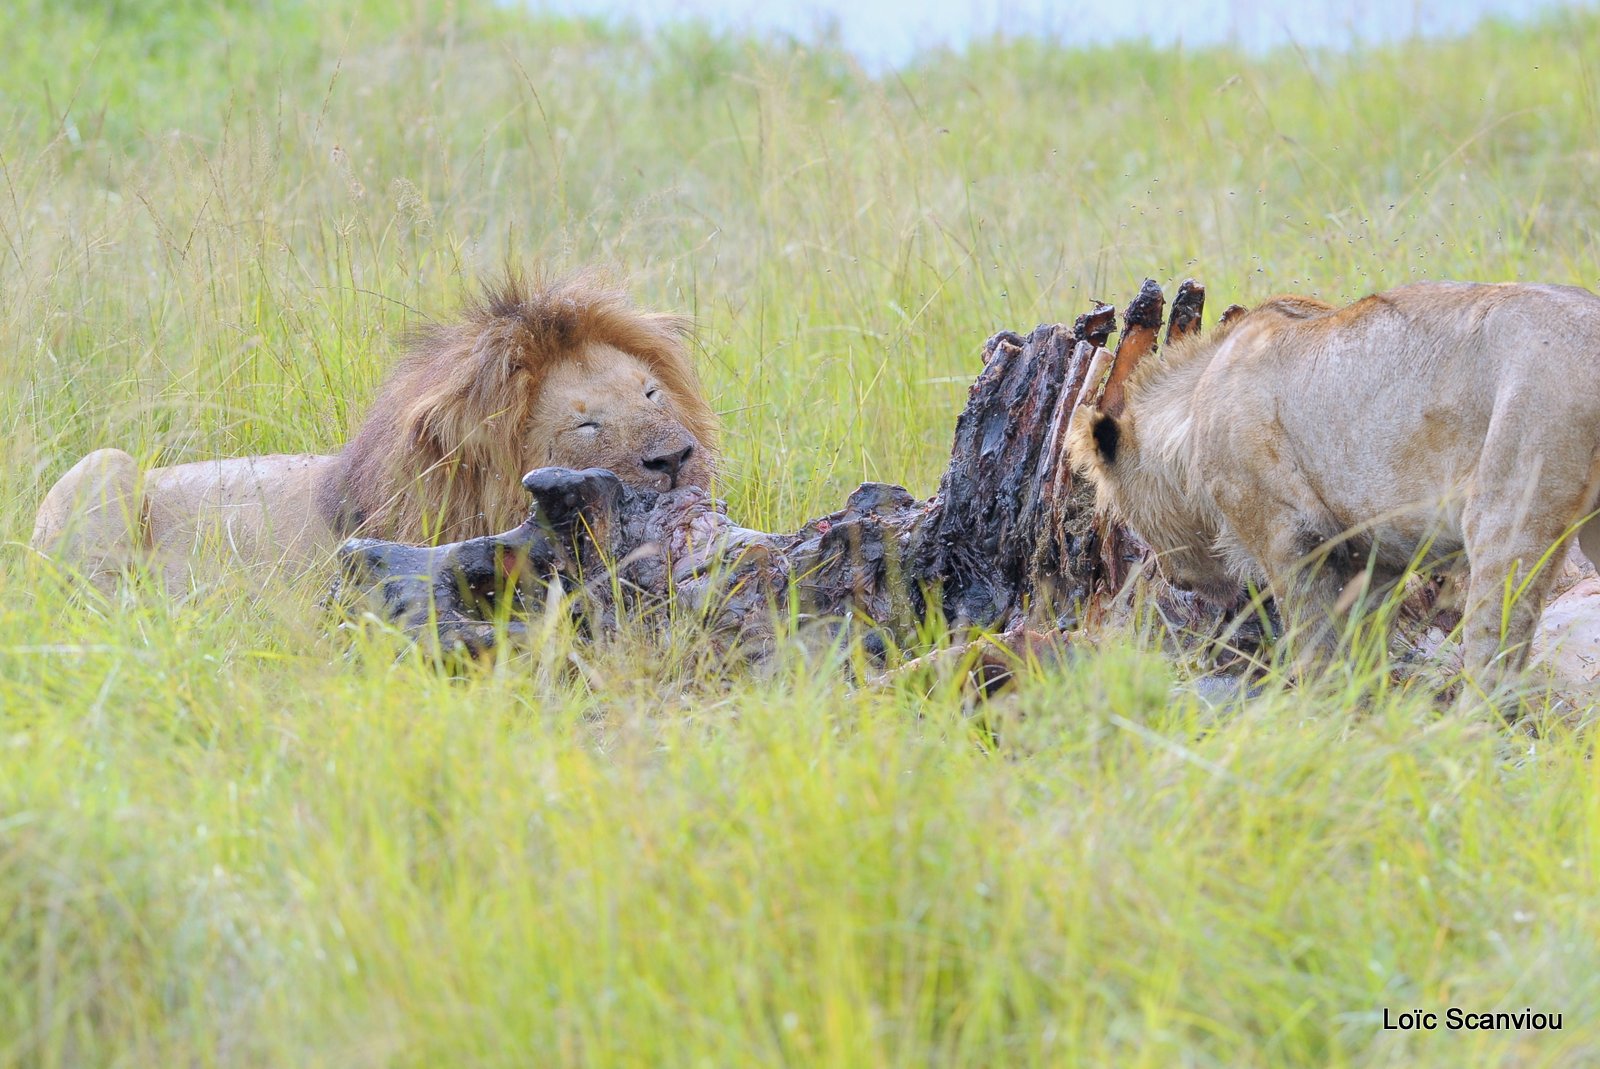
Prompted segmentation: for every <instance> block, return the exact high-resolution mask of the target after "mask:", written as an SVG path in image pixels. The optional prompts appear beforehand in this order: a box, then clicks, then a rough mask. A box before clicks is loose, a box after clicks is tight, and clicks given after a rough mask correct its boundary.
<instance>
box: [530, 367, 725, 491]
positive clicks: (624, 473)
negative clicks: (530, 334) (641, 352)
mask: <svg viewBox="0 0 1600 1069" xmlns="http://www.w3.org/2000/svg"><path fill="white" fill-rule="evenodd" d="M527 443H528V453H527V456H528V463H527V467H529V468H537V467H547V466H548V467H562V468H606V469H608V470H610V471H612V472H615V473H616V475H617V477H618V478H620V479H621V480H622V481H623V482H625V483H627V484H629V485H630V486H638V487H644V488H646V489H650V490H663V491H664V490H672V489H675V488H677V487H680V486H700V487H704V486H706V485H708V484H709V483H710V481H711V457H710V453H709V451H708V450H707V449H706V448H705V446H704V444H703V443H701V442H699V441H697V440H696V439H695V436H694V434H693V433H692V432H691V431H690V430H689V428H688V427H687V426H685V425H684V423H683V420H682V419H681V418H680V416H679V414H678V412H677V410H676V408H675V405H674V401H673V398H672V395H671V393H670V392H669V391H668V390H667V389H666V387H665V386H664V385H663V384H662V383H661V382H660V380H659V379H658V378H657V377H656V375H655V374H654V373H653V372H652V371H651V369H650V367H649V366H648V365H646V364H645V363H644V362H643V361H641V360H638V359H637V358H635V357H632V356H629V355H628V354H627V353H624V352H622V351H621V350H620V349H616V348H613V347H611V346H609V345H590V346H589V347H588V348H587V349H586V350H585V351H584V353H583V355H582V356H580V357H578V358H577V359H575V360H568V361H564V362H563V363H561V364H559V365H557V366H556V367H553V368H551V369H550V371H549V373H548V375H547V377H546V378H545V380H544V383H543V387H542V389H541V390H540V391H539V399H538V401H537V402H536V403H535V405H534V409H533V413H532V416H531V418H530V420H529V423H528V430H527Z"/></svg>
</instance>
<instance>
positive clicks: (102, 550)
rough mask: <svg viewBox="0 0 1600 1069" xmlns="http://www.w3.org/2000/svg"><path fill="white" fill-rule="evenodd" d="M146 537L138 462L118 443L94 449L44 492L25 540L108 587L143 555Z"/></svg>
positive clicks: (99, 585) (104, 588)
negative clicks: (48, 490) (113, 447)
mask: <svg viewBox="0 0 1600 1069" xmlns="http://www.w3.org/2000/svg"><path fill="white" fill-rule="evenodd" d="M146 542H147V532H146V524H145V506H144V500H143V495H142V494H141V493H140V486H139V467H138V465H137V464H136V463H135V462H134V459H133V457H131V456H129V455H128V454H127V453H125V452H123V451H122V450H120V449H97V450H95V451H94V452H92V453H90V454H89V455H88V456H86V457H84V458H83V459H82V460H80V461H78V462H77V463H76V464H74V465H73V466H72V467H71V469H69V470H68V471H67V473H66V474H65V475H63V476H62V477H61V478H60V479H59V480H57V481H56V484H55V485H54V486H52V487H51V488H50V492H49V493H47V494H46V495H45V497H44V502H43V503H42V504H41V505H40V506H39V513H38V516H37V517H36V518H35V520H34V525H33V538H32V539H30V541H29V545H31V546H32V547H33V548H34V549H36V550H38V551H39V552H40V553H42V554H44V555H45V556H47V557H49V558H51V559H52V560H54V561H56V562H58V563H59V564H61V565H64V566H65V567H67V568H69V569H71V570H73V571H75V572H78V573H79V574H81V575H82V576H83V578H84V579H86V580H88V581H89V582H90V583H91V584H93V585H94V586H95V587H96V588H98V589H99V590H100V591H102V592H103V593H109V592H110V591H111V590H112V589H113V588H114V587H115V585H116V582H117V579H118V578H119V577H120V576H121V575H122V574H123V573H124V572H126V571H127V570H128V569H129V568H131V567H133V566H134V565H136V564H139V563H141V562H142V561H143V559H144V556H145V554H144V549H145V544H146Z"/></svg>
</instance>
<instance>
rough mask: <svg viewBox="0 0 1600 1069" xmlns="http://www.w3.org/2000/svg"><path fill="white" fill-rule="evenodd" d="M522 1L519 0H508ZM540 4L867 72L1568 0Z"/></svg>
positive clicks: (1410, 26) (1447, 30)
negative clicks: (696, 26) (950, 56)
mask: <svg viewBox="0 0 1600 1069" xmlns="http://www.w3.org/2000/svg"><path fill="white" fill-rule="evenodd" d="M511 2H518V0H511ZM522 2H526V3H527V4H528V5H529V6H530V7H532V8H534V9H535V10H542V11H548V12H551V13H555V14H564V15H588V16H599V17H602V18H605V19H607V20H611V21H615V22H620V23H632V24H635V25H638V26H641V27H645V28H650V27H654V26H659V25H661V24H663V23H667V22H673V21H683V20H694V21H699V22H703V23H705V24H706V25H708V26H711V27H713V28H717V29H724V30H737V31H747V32H754V33H758V34H767V35H773V36H780V37H792V38H795V39H797V40H800V41H814V40H817V39H819V38H825V39H830V40H836V41H837V42H839V43H840V44H841V45H843V46H844V47H845V48H846V49H847V50H849V51H850V52H851V53H852V54H854V55H855V56H856V57H857V59H859V60H860V62H861V63H862V64H863V65H864V66H865V67H867V68H868V69H869V70H873V71H882V70H885V69H888V68H891V67H896V66H899V65H902V64H904V63H905V62H906V61H907V60H909V59H911V58H912V57H913V56H914V55H915V54H916V53H917V52H918V51H919V50H922V49H926V48H938V47H946V48H960V47H961V46H962V45H964V44H966V43H967V42H969V41H972V40H976V39H983V38H987V37H992V36H994V35H996V34H1003V35H1004V36H1007V37H1043V38H1046V39H1059V40H1070V41H1074V42H1090V41H1120V40H1147V41H1149V42H1151V43H1152V44H1156V45H1164V46H1165V45H1175V44H1185V45H1190V46H1196V45H1210V44H1223V43H1232V44H1236V45H1239V46H1240V47H1243V48H1246V49H1249V50H1251V51H1261V50H1265V49H1268V48H1272V47H1275V46H1278V45H1285V44H1297V45H1300V46H1303V47H1308V48H1327V47H1333V48H1341V47H1347V46H1350V45H1353V44H1366V43H1384V42H1393V41H1399V40H1405V39H1407V38H1409V37H1414V36H1429V37H1432V36H1442V35H1449V34H1456V33H1462V32H1464V31H1466V30H1468V29H1470V28H1471V27H1472V26H1473V25H1474V24H1475V23H1477V22H1479V21H1480V20H1482V19H1484V18H1488V17H1495V18H1504V19H1512V20H1521V19H1526V18H1528V17H1530V16H1533V15H1537V14H1539V13H1541V12H1545V11H1550V10H1553V9H1556V8H1560V7H1580V6H1594V2H1595V0H1588V2H1587V3H1579V2H1574V0H1387V2H1383V0H1298V2H1293V0H1291V2H1285V0H1231V2H1230V0H1187V2H1185V0H1162V2H1159V3H1153V2H1139V0H1127V2H1116V0H794V2H781V0H780V2H772V0H765V2H763V0H522Z"/></svg>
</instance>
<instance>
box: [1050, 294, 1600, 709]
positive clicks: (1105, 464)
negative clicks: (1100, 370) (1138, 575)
mask: <svg viewBox="0 0 1600 1069" xmlns="http://www.w3.org/2000/svg"><path fill="white" fill-rule="evenodd" d="M1108 397H1111V394H1110V391H1108ZM1113 407H1115V408H1116V410H1114V411H1113V410H1110V409H1111V408H1113ZM1070 450H1071V456H1072V459H1073V462H1074V464H1075V465H1076V466H1077V467H1079V468H1080V469H1081V470H1085V471H1087V472H1088V474H1089V475H1090V477H1091V478H1092V479H1093V481H1094V482H1095V484H1096V488H1097V492H1098V494H1099V495H1100V498H1101V500H1102V501H1104V502H1105V503H1106V504H1107V505H1109V506H1110V507H1111V508H1112V509H1113V510H1114V511H1115V512H1116V513H1117V515H1118V516H1119V518H1121V519H1123V520H1124V521H1125V522H1127V523H1128V524H1129V525H1130V526H1131V527H1133V528H1134V529H1135V530H1137V531H1138V532H1139V533H1140V535H1141V536H1143V537H1144V538H1145V539H1146V540H1147V541H1148V542H1149V544H1150V545H1151V546H1152V547H1153V548H1155V549H1156V550H1157V552H1158V554H1159V555H1160V560H1161V563H1162V566H1163V567H1164V568H1165V569H1166V570H1167V571H1168V573H1169V574H1170V575H1171V576H1172V577H1173V578H1174V579H1176V580H1177V581H1178V582H1180V583H1181V584H1184V585H1189V586H1192V587H1195V588H1197V589H1202V590H1209V591H1213V592H1225V591H1229V590H1236V589H1237V588H1238V585H1239V584H1240V583H1241V582H1244V581H1255V582H1259V583H1262V584H1263V585H1270V587H1271V589H1272V590H1273V591H1274V592H1276V593H1277V594H1278V595H1279V596H1280V599H1281V600H1282V602H1283V604H1284V606H1285V610H1286V617H1287V619H1288V620H1289V622H1290V623H1291V629H1292V631H1293V632H1294V633H1295V635H1296V637H1297V638H1298V639H1299V640H1300V641H1301V642H1302V644H1303V648H1304V649H1306V650H1307V651H1308V652H1309V653H1310V655H1311V657H1312V659H1314V660H1315V659H1321V658H1320V656H1319V655H1320V654H1325V653H1326V652H1327V650H1328V649H1329V648H1330V646H1331V644H1332V642H1333V638H1334V635H1335V634H1336V633H1337V626H1338V625H1337V617H1338V616H1339V615H1340V613H1341V611H1342V610H1343V609H1344V608H1345V607H1346V606H1348V605H1349V604H1351V601H1352V599H1353V598H1354V597H1355V596H1356V595H1357V593H1358V584H1357V580H1372V581H1373V582H1374V583H1375V584H1376V585H1377V586H1378V587H1380V588H1381V587H1382V586H1383V585H1384V584H1386V583H1390V582H1392V581H1393V580H1394V579H1395V578H1396V577H1397V576H1398V575H1399V574H1400V573H1401V572H1402V571H1403V570H1404V569H1406V568H1407V567H1408V566H1411V565H1413V564H1419V565H1422V566H1424V567H1434V566H1450V565H1453V564H1455V563H1457V562H1458V561H1459V560H1460V558H1461V557H1462V556H1463V555H1464V558H1465V563H1466V565H1467V571H1468V576H1467V583H1466V604H1465V616H1464V628H1463V631H1464V634H1463V653H1464V660H1465V664H1466V667H1467V668H1468V669H1469V670H1471V671H1472V672H1473V673H1475V674H1477V675H1479V676H1487V677H1489V680H1490V681H1492V679H1493V677H1495V676H1497V675H1499V674H1501V673H1502V672H1505V671H1509V670H1515V669H1517V668H1519V667H1521V665H1522V664H1523V663H1524V661H1525V659H1526V657H1527V653H1528V649H1529V645H1530V639H1531V638H1532V636H1533V632H1534V628H1535V625H1536V622H1537V621H1538V619H1539V615H1540V611H1541V609H1542V608H1543V606H1544V604H1545V602H1546V599H1547V595H1548V594H1549V592H1550V590H1551V583H1552V581H1553V580H1554V578H1555V576H1556V574H1557V572H1558V571H1559V570H1560V568H1561V564H1562V548H1561V547H1562V546H1563V545H1565V544H1567V543H1568V540H1570V539H1571V537H1572V535H1573V534H1574V533H1579V538H1580V541H1581V543H1582V547H1583V550H1584V552H1585V553H1586V554H1587V555H1588V556H1589V557H1590V559H1591V560H1593V559H1594V558H1595V557H1596V555H1597V553H1600V521H1596V520H1595V519H1593V518H1592V514H1593V513H1594V510H1595V509H1596V507H1597V505H1600V500H1597V498H1600V298H1597V297H1596V296H1595V295H1594V294H1592V293H1589V292H1588V291H1586V290H1581V289H1576V288H1572V287H1562V286H1532V285H1514V284H1501V285H1472V284H1456V283H1419V284H1415V285H1410V286H1404V287H1401V288H1399V289H1396V290H1391V291H1389V292H1388V293H1384V294H1379V295H1377V296H1375V297H1369V298H1367V299H1365V300H1363V301H1360V302H1358V303H1356V304H1354V305H1350V306H1348V307H1345V308H1334V307H1332V306H1331V305H1327V304H1324V303H1322V302H1320V301H1314V300H1308V299H1306V298H1299V297H1284V298H1275V299H1273V300H1271V301H1268V302H1266V303H1265V304H1263V305H1261V306H1260V307H1258V308H1256V309H1255V310H1253V311H1251V312H1250V313H1248V314H1246V315H1244V316H1241V317H1239V318H1238V319H1237V320H1235V321H1233V322H1232V323H1231V324H1228V325H1225V326H1222V327H1220V328H1218V329H1216V330H1213V331H1212V332H1211V333H1210V334H1208V335H1205V336H1202V337H1199V338H1198V339H1194V340H1190V341H1186V342H1184V343H1182V344H1181V345H1179V346H1178V347H1177V348H1175V349H1174V351H1173V352H1171V353H1169V354H1165V355H1164V356H1163V357H1162V358H1160V359H1153V360H1151V361H1150V362H1149V363H1148V364H1147V365H1146V366H1142V367H1139V368H1138V369H1137V371H1135V372H1134V374H1133V376H1132V378H1130V379H1129V380H1128V384H1127V387H1126V393H1125V403H1124V401H1123V399H1122V398H1113V400H1112V403H1110V404H1108V403H1107V402H1102V405H1101V406H1100V407H1098V408H1094V407H1085V408H1084V409H1083V410H1081V411H1080V412H1079V413H1078V415H1077V417H1076V418H1075V419H1074V423H1073V427H1072V433H1071V446H1070ZM1580 532H1581V533H1580Z"/></svg>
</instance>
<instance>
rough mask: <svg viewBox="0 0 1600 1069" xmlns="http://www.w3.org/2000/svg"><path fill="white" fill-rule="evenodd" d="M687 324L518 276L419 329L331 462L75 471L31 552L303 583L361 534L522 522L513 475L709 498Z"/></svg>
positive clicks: (92, 570)
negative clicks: (543, 469) (700, 491)
mask: <svg viewBox="0 0 1600 1069" xmlns="http://www.w3.org/2000/svg"><path fill="white" fill-rule="evenodd" d="M688 335H689V322H688V320H687V319H686V318H685V317H682V316H677V315H670V314H661V313H649V312H644V311H641V310H639V309H637V308H636V307H635V306H633V305H632V304H631V303H630V302H629V300H628V299H627V297H626V296H625V295H624V294H623V293H622V292H621V291H620V290H618V289H616V288H614V287H612V286H610V285H607V284H605V283H604V282H602V281H600V280H599V279H598V278H597V277H596V276H593V275H580V276H577V277H574V278H569V279H566V280H564V281H559V282H553V283H529V282H527V281H525V280H523V279H522V278H520V277H519V276H516V275H512V276H510V277H508V278H507V279H506V280H504V281H502V282H500V283H498V284H496V285H494V286H492V287H490V288H489V289H488V290H487V291H486V292H485V293H484V294H483V296H482V297H480V298H479V299H477V300H476V301H473V302H471V303H469V305H468V306H467V308H466V309H465V311H464V313H463V314H462V315H461V316H460V317H459V318H458V319H457V320H455V321H452V322H450V323H447V324H443V325H440V326H436V327H431V328H428V329H425V330H422V331H420V332H418V334H417V335H416V336H415V337H414V338H413V339H412V342H411V345H410V348H409V352H408V354H407V355H406V356H405V357H404V358H403V359H402V360H401V362H400V363H399V364H398V365H397V366H396V368H395V370H394V371H393V373H392V374H391V375H390V376H389V378H388V380H387V382H386V384H385V385H384V386H383V388H382V389H381V390H380V392H379V395H378V398H377V400H376V401H375V402H374V404H373V406H372V408H371V410H370V411H369V413H368V415H367V416H366V418H365V420H364V422H363V423H362V426H361V427H360V429H359V430H358V432H357V433H356V435H355V437H354V438H353V439H352V440H351V442H350V444H349V445H348V446H347V447H345V449H344V450H343V451H342V452H341V453H339V454H336V455H331V456H329V455H302V456H266V457H243V458H235V459H229V460H214V461H200V462H196V463H190V464H179V465H174V466H168V467H160V468H153V469H150V470H148V471H144V472H141V471H139V469H138V466H137V464H136V463H135V461H134V460H133V458H132V457H131V456H130V455H129V454H127V453H126V452H123V451H122V450H118V449H100V450H96V451H95V452H93V453H91V454H89V455H88V456H86V457H84V458H83V459H82V460H81V461H79V462H78V464H76V465H74V467H73V468H72V469H71V470H69V471H68V472H67V473H66V474H65V475H63V476H62V478H61V479H60V480H59V481H58V482H57V483H56V485H55V486H54V487H52V488H51V490H50V492H49V493H48V494H47V495H46V497H45V500H44V502H43V503H42V504H41V506H40V508H39V514H38V518H37V520H36V522H35V529H34V535H33V540H32V544H33V545H34V547H35V548H37V549H39V550H40V551H41V552H43V553H45V554H47V555H48V556H50V557H51V558H53V559H55V560H57V561H59V562H61V563H62V564H64V565H66V566H67V567H68V568H70V569H73V570H76V571H78V572H81V573H82V574H83V575H84V576H85V577H87V578H89V579H90V580H91V581H93V582H95V583H96V584H97V585H99V586H101V587H102V588H109V586H110V585H111V584H112V583H113V582H115V580H116V577H117V576H118V575H119V574H121V573H122V572H124V571H125V570H126V569H128V568H130V567H133V566H145V567H148V568H149V569H150V570H151V571H153V572H154V573H156V574H158V575H159V576H160V577H162V578H163V579H164V580H165V583H166V585H167V587H168V589H169V591H171V592H173V593H179V592H181V591H183V590H186V589H188V588H189V587H190V585H191V584H192V583H193V582H194V581H196V580H197V579H198V580H201V581H204V580H207V579H210V578H214V577H215V576H216V575H218V574H219V573H220V572H222V571H224V570H227V571H241V570H250V571H283V572H286V573H289V574H293V573H297V572H301V571H304V570H305V569H307V568H309V567H312V566H314V565H315V564H316V563H318V562H321V561H326V560H327V559H328V558H329V555H330V554H331V552H332V550H333V548H334V547H335V546H336V545H337V543H338V542H339V541H340V540H342V539H343V538H344V537H346V536H347V535H349V534H352V533H356V532H357V531H360V533H363V534H372V535H376V536H381V537H388V538H399V539H409V540H418V541H420V540H424V539H429V538H442V539H459V538H464V537H471V536H474V535H480V534H486V533H488V532H490V531H493V530H500V529H503V528H505V527H509V526H511V525H512V524H514V523H515V522H516V521H518V520H520V519H521V517H522V515H523V513H524V512H525V510H526V507H527V494H526V493H525V492H524V491H523V490H522V488H521V485H520V478H521V476H522V474H523V473H524V472H526V471H528V470H531V469H532V468H536V467H540V466H544V465H546V464H559V465H561V466H565V467H577V468H581V467H602V468H609V469H611V470H613V471H615V472H616V473H617V475H618V476H619V477H620V478H622V480H623V481H624V482H627V483H629V484H632V485H642V486H650V487H654V488H657V489H666V488H669V487H671V486H677V485H697V486H705V485H707V484H708V483H709V481H710V478H711V474H712V468H713V464H714V459H715V448H716V419H715V416H714V414H713V413H712V411H711V408H710V406H709V405H708V404H707V403H706V401H705V398H704V396H703V394H702V391H701V388H700V383H699V380H698V378H697V377H696V375H695V371H694V366H693V363H692V361H691V359H690V355H689V351H688V345H687V342H688Z"/></svg>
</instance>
